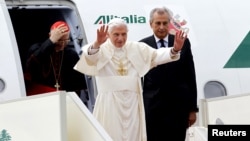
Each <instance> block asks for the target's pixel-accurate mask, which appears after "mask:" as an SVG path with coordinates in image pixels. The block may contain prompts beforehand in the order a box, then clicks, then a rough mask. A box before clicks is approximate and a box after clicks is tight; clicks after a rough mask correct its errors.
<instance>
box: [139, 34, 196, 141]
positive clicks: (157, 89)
mask: <svg viewBox="0 0 250 141" xmlns="http://www.w3.org/2000/svg"><path fill="white" fill-rule="evenodd" d="M140 41H141V42H145V43H146V44H148V45H150V46H152V47H154V48H157V43H156V42H155V38H154V36H153V35H152V36H149V37H146V38H144V39H142V40H140ZM173 43H174V35H169V36H168V46H169V47H172V46H173ZM143 98H144V106H145V113H146V125H147V132H148V133H147V135H148V137H153V136H154V134H155V136H158V137H159V138H160V136H161V134H160V132H161V131H159V129H161V126H162V128H163V129H164V128H176V130H177V128H180V130H182V131H183V132H184V131H185V130H186V128H187V127H188V116H189V112H191V111H198V108H197V86H196V76H195V67H194V62H193V55H192V52H191V45H190V42H189V40H188V39H187V40H186V41H185V43H184V46H183V48H182V50H181V57H180V59H179V60H178V61H174V62H171V63H166V64H163V65H160V66H157V67H156V68H153V69H152V70H150V71H149V72H148V73H147V74H146V75H145V76H144V82H143ZM157 128H158V129H157ZM178 130H179V129H178ZM156 132H157V133H156ZM166 132H168V131H167V130H165V131H164V133H162V134H164V135H162V137H163V136H165V137H166V135H167V133H166ZM169 133H170V134H171V131H169ZM156 134H157V135H156ZM178 134H180V133H178ZM172 135H173V136H174V133H173V134H172ZM169 136H171V135H169ZM169 136H168V137H169ZM155 139H156V138H154V140H155ZM150 140H152V139H149V141H150Z"/></svg>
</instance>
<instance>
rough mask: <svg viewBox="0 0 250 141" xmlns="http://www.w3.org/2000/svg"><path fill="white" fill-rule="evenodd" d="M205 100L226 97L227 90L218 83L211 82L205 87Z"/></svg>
mask: <svg viewBox="0 0 250 141" xmlns="http://www.w3.org/2000/svg"><path fill="white" fill-rule="evenodd" d="M204 94H205V98H213V97H219V96H226V95H227V92H226V88H225V87H224V85H223V84H222V83H220V82H218V81H209V82H207V83H206V84H205V87H204Z"/></svg>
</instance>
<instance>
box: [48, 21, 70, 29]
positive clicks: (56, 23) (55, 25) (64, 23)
mask: <svg viewBox="0 0 250 141" xmlns="http://www.w3.org/2000/svg"><path fill="white" fill-rule="evenodd" d="M62 24H63V25H64V26H67V28H68V30H66V31H65V32H68V31H69V25H68V24H67V23H66V22H64V21H57V22H55V23H54V24H53V25H52V26H51V27H50V30H52V29H55V28H57V27H58V26H59V25H62Z"/></svg>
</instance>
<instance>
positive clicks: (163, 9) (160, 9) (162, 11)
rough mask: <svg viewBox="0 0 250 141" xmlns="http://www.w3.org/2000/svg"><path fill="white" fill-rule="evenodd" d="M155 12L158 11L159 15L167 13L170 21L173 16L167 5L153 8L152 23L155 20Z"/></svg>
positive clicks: (150, 18) (150, 21)
mask: <svg viewBox="0 0 250 141" xmlns="http://www.w3.org/2000/svg"><path fill="white" fill-rule="evenodd" d="M154 13H158V14H159V15H163V14H167V15H168V20H169V21H170V20H171V18H172V15H173V13H172V12H171V11H170V10H169V9H168V8H166V7H164V6H163V7H156V8H154V9H152V10H151V12H150V15H149V23H152V22H153V20H154Z"/></svg>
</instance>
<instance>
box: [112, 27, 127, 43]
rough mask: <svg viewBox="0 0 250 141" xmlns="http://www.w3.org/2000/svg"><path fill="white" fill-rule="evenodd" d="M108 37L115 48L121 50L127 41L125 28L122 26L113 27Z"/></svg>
mask: <svg viewBox="0 0 250 141" xmlns="http://www.w3.org/2000/svg"><path fill="white" fill-rule="evenodd" d="M108 36H109V38H110V40H111V42H112V43H113V45H114V46H115V47H118V48H121V47H122V46H123V45H124V44H125V43H126V41H127V28H126V27H125V26H124V25H120V26H116V27H113V29H112V30H111V32H110V33H108Z"/></svg>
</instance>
